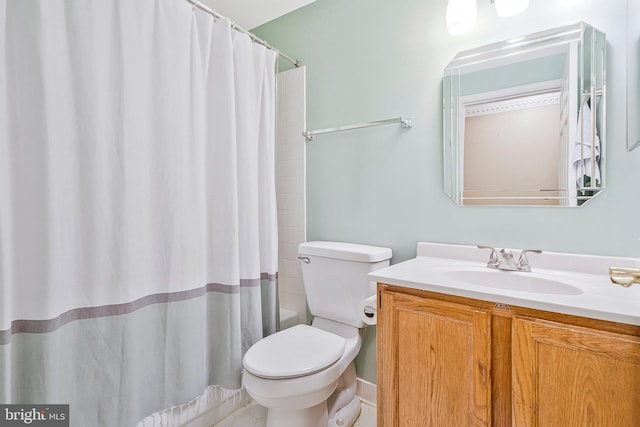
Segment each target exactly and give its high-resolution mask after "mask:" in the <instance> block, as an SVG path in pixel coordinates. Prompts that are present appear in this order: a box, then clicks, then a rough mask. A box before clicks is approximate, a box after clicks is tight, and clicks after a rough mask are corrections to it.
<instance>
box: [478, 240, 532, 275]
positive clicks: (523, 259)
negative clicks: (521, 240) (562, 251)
mask: <svg viewBox="0 0 640 427" xmlns="http://www.w3.org/2000/svg"><path fill="white" fill-rule="evenodd" d="M478 248H479V249H491V255H489V261H487V267H488V268H497V269H499V270H507V271H531V267H530V266H529V260H528V259H527V255H526V253H527V252H533V253H537V254H540V253H542V251H541V250H540V249H525V250H523V251H522V252H520V257H519V258H518V261H516V259H515V257H514V255H513V253H512V252H511V250H510V249H507V248H503V249H500V252H496V249H495V248H492V247H491V246H481V245H478Z"/></svg>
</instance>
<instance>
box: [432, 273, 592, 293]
mask: <svg viewBox="0 0 640 427" xmlns="http://www.w3.org/2000/svg"><path fill="white" fill-rule="evenodd" d="M445 274H446V275H447V276H448V277H450V278H451V279H453V280H456V281H459V282H465V283H468V284H471V285H480V286H487V287H491V288H495V289H506V290H510V291H518V292H530V293H537V294H556V295H578V294H581V293H582V290H581V289H579V288H577V287H575V286H572V285H570V284H568V283H565V282H561V281H558V280H553V279H549V278H546V277H541V276H537V275H535V273H519V272H511V271H499V270H451V271H447V272H446V273H445Z"/></svg>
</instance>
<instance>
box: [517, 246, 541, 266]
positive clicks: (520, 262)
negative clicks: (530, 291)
mask: <svg viewBox="0 0 640 427" xmlns="http://www.w3.org/2000/svg"><path fill="white" fill-rule="evenodd" d="M527 252H531V253H534V254H541V253H542V251H541V250H540V249H524V250H523V251H522V252H520V258H519V259H518V270H520V271H531V267H530V266H529V260H528V259H527V255H526V253H527Z"/></svg>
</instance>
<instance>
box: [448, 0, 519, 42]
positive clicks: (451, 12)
mask: <svg viewBox="0 0 640 427" xmlns="http://www.w3.org/2000/svg"><path fill="white" fill-rule="evenodd" d="M527 2H528V0H527ZM477 16H478V5H477V3H476V0H449V3H448V4H447V31H449V34H451V35H453V36H459V35H462V34H466V33H468V32H469V31H471V30H473V27H474V26H475V25H476V18H477Z"/></svg>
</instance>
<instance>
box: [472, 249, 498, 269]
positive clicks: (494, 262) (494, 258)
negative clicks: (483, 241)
mask: <svg viewBox="0 0 640 427" xmlns="http://www.w3.org/2000/svg"><path fill="white" fill-rule="evenodd" d="M477 246H478V249H491V255H489V261H488V262H487V267H494V268H495V267H497V266H498V264H500V260H498V254H497V253H496V248H493V247H491V246H483V245H477Z"/></svg>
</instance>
